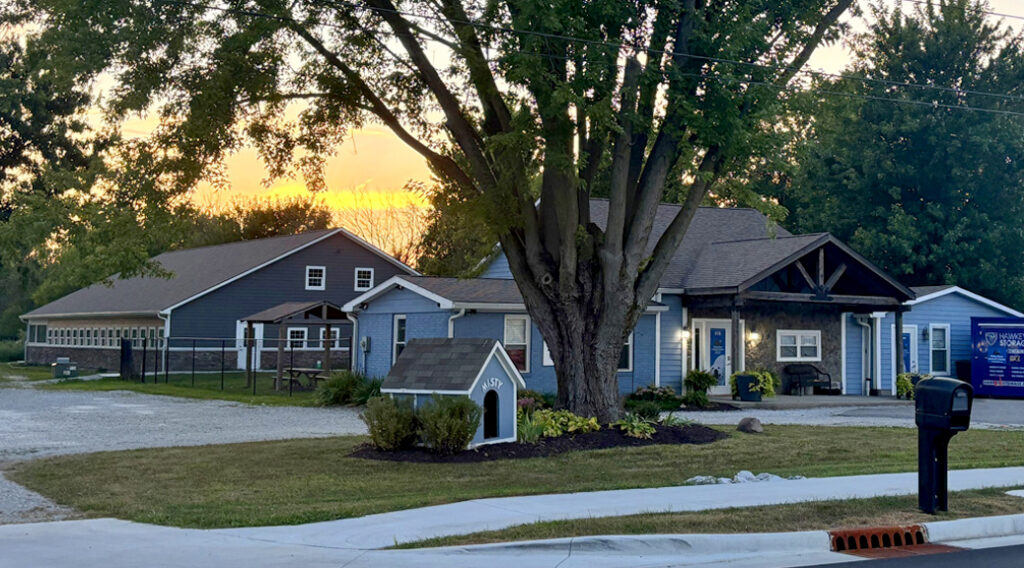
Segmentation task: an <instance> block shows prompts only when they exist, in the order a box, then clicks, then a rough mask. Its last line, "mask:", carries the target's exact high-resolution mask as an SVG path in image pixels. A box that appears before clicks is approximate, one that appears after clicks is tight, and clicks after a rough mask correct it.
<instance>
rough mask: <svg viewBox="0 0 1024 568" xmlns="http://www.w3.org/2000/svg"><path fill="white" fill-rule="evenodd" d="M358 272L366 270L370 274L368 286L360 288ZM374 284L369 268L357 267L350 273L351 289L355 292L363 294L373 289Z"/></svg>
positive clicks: (373, 276) (374, 278) (372, 274)
mask: <svg viewBox="0 0 1024 568" xmlns="http://www.w3.org/2000/svg"><path fill="white" fill-rule="evenodd" d="M360 270H367V271H369V272H370V285H369V286H360V285H359V271H360ZM374 282H376V277H375V275H374V272H373V269H372V268H370V267H368V266H357V267H356V269H355V270H354V271H352V289H353V290H355V291H356V292H365V291H367V290H369V289H371V288H373V283H374Z"/></svg>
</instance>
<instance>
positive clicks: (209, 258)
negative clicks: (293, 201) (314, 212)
mask: <svg viewBox="0 0 1024 568" xmlns="http://www.w3.org/2000/svg"><path fill="white" fill-rule="evenodd" d="M332 232H334V229H326V230H321V231H310V232H308V233H302V234H299V235H289V236H283V237H272V238H267V239H256V240H250V241H240V242H236V243H228V244H223V245H215V246H209V247H200V248H193V249H185V250H178V251H172V252H166V253H164V254H161V255H159V256H156V257H154V258H153V261H154V262H157V263H159V264H160V266H162V267H163V268H164V269H166V270H168V271H170V272H172V273H173V276H172V277H171V278H150V277H135V278H125V279H122V278H118V277H117V276H116V275H115V276H114V277H113V282H112V284H111V285H110V286H107V285H105V284H102V283H98V284H93V285H92V286H89V287H88V288H82V289H81V290H77V291H75V292H72V293H71V294H68V295H67V296H64V297H63V298H60V299H58V300H55V301H53V302H50V303H49V304H46V305H45V306H41V307H39V308H37V309H35V310H32V311H31V312H29V313H27V314H25V317H35V316H55V315H66V314H93V315H95V314H111V315H113V314H140V315H141V314H154V315H155V314H156V313H158V312H159V311H160V310H163V309H165V308H168V307H170V306H173V305H175V304H177V303H179V302H181V301H183V300H186V299H188V298H191V297H192V296H195V295H196V294H199V293H200V292H203V291H205V290H208V289H210V288H212V287H214V286H216V285H218V284H220V283H222V282H224V281H226V280H230V279H231V278H233V277H235V276H238V275H239V274H242V273H243V272H246V271H248V270H251V269H253V268H256V267H257V266H259V265H261V264H263V263H265V262H268V261H270V260H273V259H275V258H277V257H279V256H281V255H283V254H285V253H287V252H289V251H292V250H294V249H296V248H298V247H300V246H303V245H306V244H309V243H311V242H313V241H315V240H317V239H318V238H320V237H324V236H327V235H328V234H330V233H332Z"/></svg>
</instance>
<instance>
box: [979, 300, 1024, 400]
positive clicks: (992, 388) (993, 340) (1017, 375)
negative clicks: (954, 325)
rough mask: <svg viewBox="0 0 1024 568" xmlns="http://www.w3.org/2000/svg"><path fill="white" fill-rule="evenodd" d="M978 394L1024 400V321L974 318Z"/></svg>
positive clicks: (1017, 319)
mask: <svg viewBox="0 0 1024 568" xmlns="http://www.w3.org/2000/svg"><path fill="white" fill-rule="evenodd" d="M971 384H972V386H973V387H974V394H976V395H982V396H1006V397H1017V398H1024V318H971Z"/></svg>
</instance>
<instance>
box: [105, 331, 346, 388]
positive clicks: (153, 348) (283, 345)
mask: <svg viewBox="0 0 1024 568" xmlns="http://www.w3.org/2000/svg"><path fill="white" fill-rule="evenodd" d="M249 341H251V345H250V346H246V340H244V339H238V338H218V337H168V338H162V337H153V338H138V339H122V340H121V349H120V377H121V379H122V380H128V381H134V382H141V383H164V384H171V383H173V384H176V385H184V386H192V387H196V386H201V387H203V388H214V389H218V388H219V390H222V391H223V390H232V389H234V390H237V384H236V383H238V382H239V380H238V379H240V378H241V377H244V379H245V388H246V389H251V391H252V394H254V395H255V394H257V392H258V390H259V389H258V388H257V386H258V385H260V384H263V385H272V386H271V387H270V388H272V390H273V391H275V392H283V391H284V390H285V389H287V391H288V393H289V394H292V393H293V392H294V391H295V390H307V389H311V388H312V387H313V386H314V384H315V382H316V380H315V377H317V376H319V375H320V373H317V372H316V371H327V370H332V371H338V370H342V369H350V368H351V360H352V357H351V353H352V350H351V346H352V338H351V337H342V338H336V339H335V340H333V341H332V342H331V345H330V350H329V351H328V349H327V347H326V346H325V345H324V341H323V340H320V339H315V340H305V339H283V340H282V339H278V338H273V339H252V340H249ZM247 357H251V359H249V364H248V365H246V359H247ZM279 373H280V376H279ZM303 379H305V383H304V382H303Z"/></svg>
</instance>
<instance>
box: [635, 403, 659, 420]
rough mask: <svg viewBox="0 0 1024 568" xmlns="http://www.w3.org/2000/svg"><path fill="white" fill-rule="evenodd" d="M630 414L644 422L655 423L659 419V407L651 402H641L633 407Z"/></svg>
mask: <svg viewBox="0 0 1024 568" xmlns="http://www.w3.org/2000/svg"><path fill="white" fill-rule="evenodd" d="M632 414H635V415H637V416H639V417H640V418H643V419H644V420H650V421H657V420H658V418H661V405H660V404H658V403H657V402H655V401H653V400H641V401H639V402H637V403H636V404H635V405H633V409H632Z"/></svg>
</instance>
